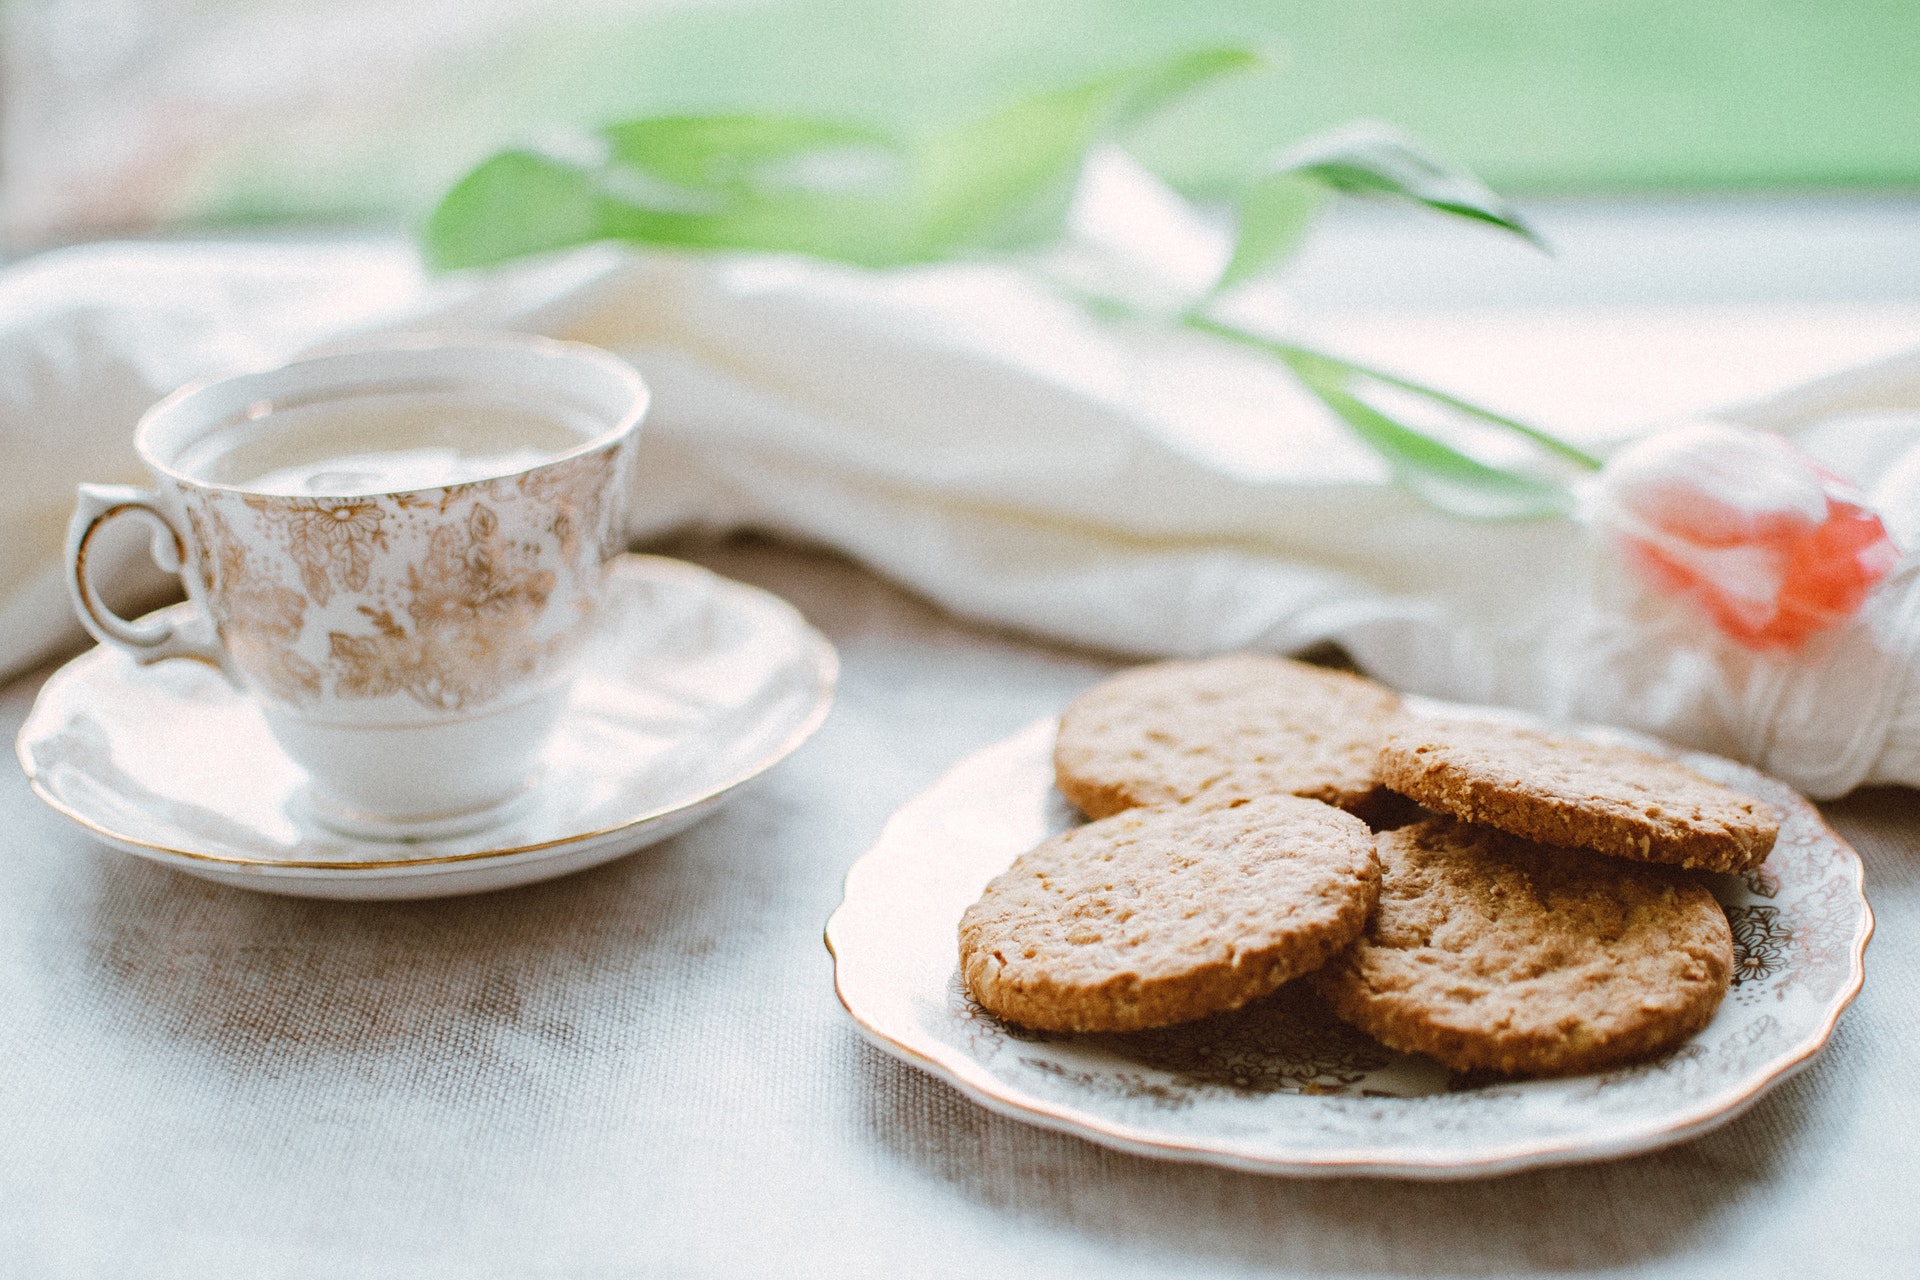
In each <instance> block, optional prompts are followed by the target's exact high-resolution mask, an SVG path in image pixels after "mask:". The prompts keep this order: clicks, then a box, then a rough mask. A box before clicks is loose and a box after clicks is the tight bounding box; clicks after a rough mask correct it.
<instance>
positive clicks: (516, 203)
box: [421, 151, 619, 270]
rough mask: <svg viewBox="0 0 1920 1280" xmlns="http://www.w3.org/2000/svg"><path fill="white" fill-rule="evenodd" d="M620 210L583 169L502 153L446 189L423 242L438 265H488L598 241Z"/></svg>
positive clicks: (535, 155) (527, 154)
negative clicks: (609, 202)
mask: <svg viewBox="0 0 1920 1280" xmlns="http://www.w3.org/2000/svg"><path fill="white" fill-rule="evenodd" d="M618 214H619V210H618V208H616V207H614V206H611V205H609V204H608V203H607V202H606V201H605V200H604V199H603V198H602V197H601V196H600V194H599V193H598V192H597V191H595V190H594V187H593V183H592V180H591V178H590V177H589V176H588V175H587V174H585V173H583V172H582V171H581V170H580V169H579V168H577V167H575V166H573V165H570V164H568V163H566V162H564V161H561V160H556V159H554V158H552V157H550V156H545V155H541V154H539V153H537V152H532V151H503V152H501V153H500V154H499V155H496V156H494V157H492V158H491V159H489V160H487V161H485V162H484V163H483V164H481V165H480V167H479V168H477V169H475V170H474V171H473V172H472V173H469V174H468V175H467V176H466V177H464V178H462V179H461V180H460V181H459V182H458V183H457V184H455V186H454V188H453V190H451V191H449V192H447V194H446V197H445V198H444V199H442V200H441V202H440V205H439V207H438V208H436V209H435V210H434V211H433V215H432V216H431V217H430V218H429V219H428V221H427V225H426V228H425V230H424V232H423V233H422V236H421V240H422V244H423V247H424V249H425V252H426V256H427V260H428V262H429V263H430V264H431V265H432V266H434V267H437V268H440V269H442V270H450V269H453V268H457V267H473V266H483V265H485V264H487V263H492V262H501V261H504V260H506V259H508V258H517V257H520V256H521V255H523V254H529V253H540V252H543V251H545V250H548V249H559V248H564V247H566V246H569V245H576V244H587V243H589V242H591V241H594V240H598V239H600V238H601V237H603V236H605V235H606V234H607V232H606V228H607V226H608V225H609V224H610V223H611V222H612V221H614V220H615V219H617V217H618Z"/></svg>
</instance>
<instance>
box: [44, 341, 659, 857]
mask: <svg viewBox="0 0 1920 1280" xmlns="http://www.w3.org/2000/svg"><path fill="white" fill-rule="evenodd" d="M646 406H647V390H646V387H645V386H644V385H643V384H642V383H641V381H640V378H639V376H638V375H637V374H635V373H634V371H633V369H632V368H631V367H630V366H628V365H627V364H625V363H624V362H622V361H620V360H619V359H617V358H615V357H614V356H612V355H609V354H608V353H606V352H604V351H600V350H598V349H597V348H593V347H587V346H583V345H580V344H577V343H562V342H552V341H547V340H545V339H539V338H530V337H519V336H508V335H500V336H467V335H440V336H426V337H418V338H407V339H399V340H395V341H393V342H390V343H387V344H384V345H381V346H375V347H365V348H360V349H355V350H347V351H340V352H336V353H334V354H328V355H322V356H317V357H314V358H311V359H303V360H299V361H296V362H294V363H291V364H287V365H284V366H282V367H280V368H277V369H271V370H268V371H266V372H261V373H249V374H243V375H240V376H237V377H231V378H224V379H220V380H217V381H211V382H206V383H201V384H197V385H194V386H190V387H187V388H184V389H182V390H181V391H179V392H177V393H175V394H174V395H172V396H170V397H168V398H167V399H165V400H163V401H161V402H160V403H159V404H158V405H155V406H154V407H153V408H152V409H151V410H149V411H148V413H147V414H146V415H145V416H144V417H143V418H142V419H141V420H140V424H139V426H138V427H137V428H136V429H135V432H134V445H135V448H136V449H137V450H138V452H139V454H140V457H141V459H142V461H143V462H145V464H146V466H147V469H148V470H149V471H150V472H152V474H153V477H154V480H155V485H154V487H153V488H151V489H139V488H134V487H131V486H124V485H93V484H83V485H81V486H80V490H79V506H78V509H77V510H76V511H75V512H74V516H73V521H72V524H71V525H70V526H69V528H68V535H67V565H68V570H69V573H68V577H69V585H70V587H71V589H72V593H73V598H74V603H75V606H76V608H77V609H78V611H79V614H80V620H81V621H82V622H83V623H84V624H85V625H86V627H87V630H88V631H90V632H91V633H92V634H93V635H94V636H95V637H96V638H97V639H99V640H100V641H102V642H103V643H106V644H112V645H117V646H119V647H120V648H121V649H124V650H126V651H127V652H128V653H130V654H131V655H133V657H134V658H135V659H136V660H138V661H140V662H143V663H144V662H156V661H159V660H161V659H164V658H195V659H200V660H202V661H205V662H210V663H212V664H214V665H215V666H217V667H218V668H219V669H220V670H221V671H223V672H225V673H226V675H227V676H228V677H229V678H230V679H231V680H233V681H234V683H235V684H236V685H238V686H239V687H240V688H241V689H243V690H244V691H245V692H247V693H248V694H249V695H250V696H251V697H252V698H253V699H254V700H255V701H256V702H257V703H258V705H259V707H260V710H261V711H262V713H263V714H264V716H265V718H266V721H267V725H268V727H269V728H270V729H271V730H272V732H273V735H274V738H275V739H276V740H277V741H278V742H279V744H280V745H281V747H282V748H284V749H285V751H286V753H287V755H288V756H289V757H290V758H291V759H292V760H293V762H294V763H295V764H297V765H299V766H300V767H301V768H303V769H304V770H306V772H307V774H308V777H309V785H308V788H307V800H308V803H309V805H310V806H311V809H312V812H313V816H315V817H316V818H318V819H319V820H320V821H322V822H324V823H325V824H327V825H328V826H331V827H334V828H336V829H338V830H342V831H345V832H348V833H349V834H353V835H356V836H363V837H374V838H399V839H406V838H415V839H419V838H429V837H435V836H443V835H451V834H455V833H457V832H460V831H465V830H470V829H477V828H478V827H480V826H483V825H485V824H486V823H488V822H490V821H494V820H496V819H498V818H499V817H500V815H501V813H502V811H503V807H504V806H506V805H508V804H510V803H511V802H512V801H513V800H514V799H515V798H516V797H518V796H520V795H521V794H523V793H525V792H526V791H527V790H528V789H529V788H530V787H531V786H532V784H533V783H534V781H535V779H536V777H537V773H538V764H539V757H540V753H541V748H542V747H543V745H544V744H545V742H546V740H547V737H548V736H549V733H550V731H551V730H552V728H553V727H554V725H555V723H556V722H557V720H558V718H559V716H560V714H561V712H562V710H563V709H564V707H565V704H566V699H567V694H568V687H569V685H570V683H571V682H572V679H573V676H574V672H575V670H576V668H577V666H578V662H579V657H580V654H581V651H582V648H583V645H584V643H585V641H586V639H587V636H588V634H589V631H590V629H591V627H592V626H593V620H594V613H595V609H596V607H597V605H598V604H599V601H600V598H601V593H602V589H603V584H604V581H605V576H606V575H605V572H604V569H605V564H606V562H607V561H608V560H609V559H610V558H611V557H613V556H615V555H617V554H618V553H619V552H620V551H621V550H623V549H624V542H623V531H624V527H625V519H624V516H625V498H626V494H627V490H628V488H629V480H630V472H631V467H632V459H633V445H634V440H635V436H636V434H637V428H638V426H639V423H640V420H641V417H642V416H643V415H644V413H645V411H646ZM121 514H138V515H141V516H143V517H145V518H147V519H149V520H151V521H153V522H154V523H155V524H156V525H157V526H158V527H157V528H156V529H155V530H154V538H153V548H154V557H155V559H156V560H157V561H159V563H160V564H161V566H162V567H163V568H165V569H168V570H169V571H173V572H178V573H180V574H181V576H182V577H183V578H184V579H185V582H186V587H187V594H188V598H189V600H190V601H191V607H190V608H189V609H188V610H187V611H186V616H185V617H184V618H183V619H182V618H180V617H178V616H177V614H176V615H168V618H167V620H162V619H160V618H159V617H157V616H156V618H150V619H147V620H145V621H141V622H129V621H127V620H126V619H124V618H120V617H118V616H116V615H115V614H113V613H112V612H111V611H110V610H108V609H107V608H106V606H105V605H103V604H102V603H101V600H100V597H99V595H98V593H97V592H96V590H95V588H94V585H93V583H92V582H91V580H90V579H89V576H88V566H87V556H88V548H89V545H90V544H91V542H92V540H93V539H94V537H95V536H96V535H97V533H98V532H99V530H100V529H101V528H102V526H103V525H105V524H106V523H107V522H108V521H110V520H112V519H113V518H114V517H116V516H118V515H121ZM181 749H182V750H185V751H191V750H192V749H193V744H192V743H182V744H181Z"/></svg>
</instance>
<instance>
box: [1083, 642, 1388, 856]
mask: <svg viewBox="0 0 1920 1280" xmlns="http://www.w3.org/2000/svg"><path fill="white" fill-rule="evenodd" d="M1399 705H1400V699H1399V695H1397V694H1395V693H1394V692H1393V691H1392V690H1390V689H1387V688H1384V687H1382V686H1381V685H1378V684H1375V683H1374V682H1373V681H1371V680H1368V679H1366V678H1364V677H1362V676H1356V675H1349V674H1347V673H1346V672H1344V671H1330V670H1327V669H1326V668H1324V667H1315V666H1309V665H1308V664H1306V663H1304V662H1292V661H1289V660H1288V659H1285V658H1275V657H1269V656H1266V655H1263V654H1252V653H1239V654H1229V655H1226V656H1224V657H1219V658H1206V659H1201V660H1199V661H1192V662H1160V663H1155V664H1153V665H1151V666H1145V667H1136V668H1134V669H1133V670H1131V671H1124V672H1122V673H1120V674H1119V675H1117V676H1115V677H1113V678H1112V679H1111V680H1107V681H1105V682H1104V683H1102V684H1099V685H1096V686H1095V687H1094V688H1092V689H1090V690H1089V691H1088V692H1086V693H1085V694H1083V695H1081V697H1080V698H1078V699H1077V700H1076V701H1075V702H1074V703H1073V705H1072V706H1070V707H1068V708H1067V711H1066V714H1065V715H1064V716H1062V717H1061V719H1060V735H1059V737H1058V739H1057V740H1056V742H1055V746H1054V753H1053V764H1054V778H1055V782H1056V784H1057V785H1058V786H1059V788H1060V792H1061V794H1063V795H1065V796H1066V797H1067V799H1069V800H1071V801H1073V803H1074V804H1076V805H1078V806H1079V807H1080V809H1081V811H1082V812H1084V813H1085V814H1087V816H1089V817H1093V818H1104V817H1107V816H1108V815H1109V814H1115V813H1119V812H1121V811H1122V810H1125V809H1132V808H1135V807H1136V806H1140V805H1150V804H1166V803H1169V802H1173V801H1185V800H1193V799H1196V798H1202V799H1204V800H1205V801H1206V802H1207V803H1209V804H1211V803H1214V802H1217V801H1232V800H1239V799H1246V798H1249V797H1252V796H1264V795H1297V796H1307V797H1309V798H1311V799H1314V800H1323V801H1325V802H1326V803H1328V804H1331V805H1337V806H1339V807H1340V808H1343V809H1350V810H1354V811H1364V810H1365V809H1366V807H1367V806H1368V805H1369V804H1370V803H1373V802H1375V801H1376V800H1378V799H1379V798H1380V797H1381V793H1382V790H1383V789H1382V787H1381V783H1380V776H1379V763H1378V761H1379V751H1380V743H1381V741H1382V739H1383V738H1384V737H1385V736H1386V729H1387V726H1388V725H1389V724H1390V723H1391V722H1392V720H1393V717H1394V715H1395V713H1396V711H1397V710H1398V708H1399Z"/></svg>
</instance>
